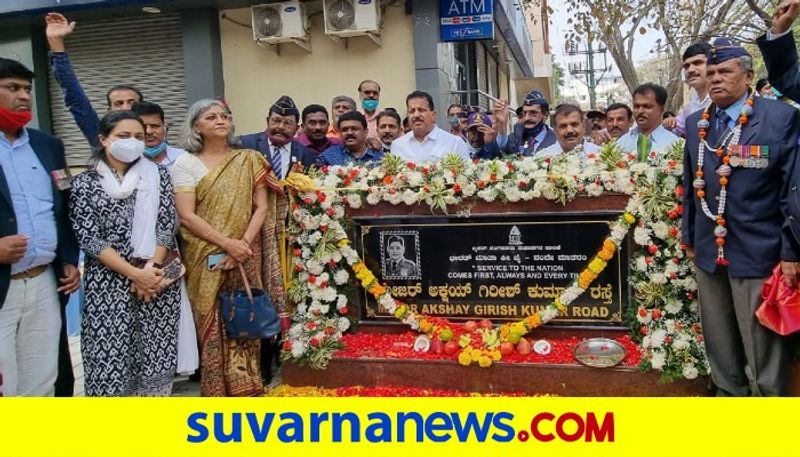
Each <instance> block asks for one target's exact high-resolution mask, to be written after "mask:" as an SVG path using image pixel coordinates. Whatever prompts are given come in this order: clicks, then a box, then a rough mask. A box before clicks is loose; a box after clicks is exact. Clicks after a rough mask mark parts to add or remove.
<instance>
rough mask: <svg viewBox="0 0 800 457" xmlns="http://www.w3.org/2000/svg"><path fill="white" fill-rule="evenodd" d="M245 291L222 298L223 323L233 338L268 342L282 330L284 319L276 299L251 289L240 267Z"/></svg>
mask: <svg viewBox="0 0 800 457" xmlns="http://www.w3.org/2000/svg"><path fill="white" fill-rule="evenodd" d="M239 273H241V275H242V281H243V282H244V289H236V290H232V291H229V292H222V293H220V295H219V301H220V308H221V312H222V321H223V322H225V333H226V334H227V335H228V337H229V338H246V339H265V338H270V337H272V336H275V335H277V334H278V333H280V331H281V319H280V317H279V316H278V313H277V312H276V311H275V306H273V304H272V300H270V299H269V297H267V294H266V293H265V292H264V291H263V290H262V289H251V288H250V283H249V282H248V281H247V274H245V271H244V267H243V266H242V264H239Z"/></svg>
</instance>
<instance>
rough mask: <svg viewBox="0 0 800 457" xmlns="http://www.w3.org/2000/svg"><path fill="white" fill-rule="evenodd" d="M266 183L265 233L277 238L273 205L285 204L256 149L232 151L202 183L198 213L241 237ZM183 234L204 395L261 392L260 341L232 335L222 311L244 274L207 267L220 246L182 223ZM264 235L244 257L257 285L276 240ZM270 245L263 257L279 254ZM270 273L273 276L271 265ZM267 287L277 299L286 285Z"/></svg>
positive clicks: (198, 189)
mask: <svg viewBox="0 0 800 457" xmlns="http://www.w3.org/2000/svg"><path fill="white" fill-rule="evenodd" d="M264 182H266V183H267V189H268V196H270V198H269V204H270V206H269V207H270V211H269V214H268V216H267V221H266V222H265V224H264V228H265V230H263V231H262V232H265V233H269V234H270V235H271V236H270V237H269V238H272V237H274V236H275V235H274V234H275V226H276V225H277V224H276V221H275V219H274V218H275V217H276V212H275V210H274V209H273V208H275V207H276V206H283V205H281V204H279V203H278V202H279V201H280V200H282V195H281V196H278V197H276V196H275V195H276V192H275V189H276V188H277V186H276V185H275V181H274V175H268V168H267V163H266V160H265V159H264V157H263V156H262V155H261V154H260V153H258V152H256V151H251V150H234V151H231V152H230V153H229V155H228V157H226V158H225V159H224V160H223V161H222V163H220V164H219V165H218V166H217V167H216V168H214V169H213V170H211V171H209V172H208V173H207V174H206V175H205V176H204V177H203V178H202V179H201V180H200V181H199V182H198V183H197V187H196V188H195V202H196V203H195V213H196V214H197V215H198V216H199V217H201V218H202V219H204V220H205V221H206V222H208V223H209V224H211V226H212V227H214V229H215V230H217V231H219V232H220V233H222V234H223V235H225V236H226V237H228V238H233V239H240V238H241V237H242V236H243V235H244V232H245V230H246V229H247V225H248V223H249V222H250V218H251V215H252V210H253V191H254V189H255V187H256V186H257V185H258V184H260V183H264ZM276 199H277V201H276ZM270 219H272V220H271V221H270ZM270 228H271V229H270ZM181 237H182V238H183V241H184V249H183V260H184V262H185V264H186V276H187V286H188V292H189V299H190V302H191V304H192V311H193V312H194V319H195V324H196V327H197V333H198V339H199V342H200V361H201V367H200V369H201V394H202V395H203V396H252V395H260V394H261V393H263V386H262V383H261V374H260V369H259V356H260V341H259V340H245V339H229V338H227V336H226V335H225V329H224V326H223V322H222V320H221V316H220V307H219V299H218V297H219V293H220V291H221V290H222V288H223V287H224V288H226V289H227V288H229V287H235V285H236V283H237V282H239V280H240V278H238V274H233V273H229V272H224V271H221V270H209V269H208V264H207V262H208V256H209V255H210V254H215V253H221V252H223V251H222V249H221V248H219V247H218V246H216V245H214V244H211V243H209V242H207V241H205V240H202V239H200V238H198V237H197V236H195V235H194V234H193V233H192V232H190V231H189V230H188V229H186V228H185V227H181ZM264 238H265V236H264V233H262V240H257V241H256V242H254V246H253V251H254V253H255V254H256V255H255V256H254V258H253V259H252V260H249V261H247V262H245V268H246V270H247V271H248V279H250V281H251V283H252V285H253V287H262V281H261V279H262V268H264V267H266V263H267V262H263V263H262V258H261V257H262V256H261V255H260V254H261V253H262V248H261V246H262V245H263V244H267V246H270V244H271V243H263V242H264V241H265V239H264ZM259 241H261V243H259ZM270 247H271V246H270ZM267 249H268V251H267V252H268V255H267V256H264V257H268V258H271V257H273V256H274V255H277V253H273V252H269V251H272V249H269V248H267ZM269 263H272V262H269ZM233 271H234V272H236V271H237V270H233ZM267 273H268V275H269V276H271V275H270V274H269V270H267ZM268 282H272V281H268ZM267 289H268V290H269V292H270V295H272V296H273V299H275V298H278V297H275V295H283V291H282V290H272V288H271V287H268V288H267ZM282 301H283V300H281V302H282ZM276 303H277V300H276Z"/></svg>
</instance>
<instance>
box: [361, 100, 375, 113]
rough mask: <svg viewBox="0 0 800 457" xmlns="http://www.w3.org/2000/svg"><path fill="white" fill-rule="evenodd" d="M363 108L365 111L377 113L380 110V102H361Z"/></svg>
mask: <svg viewBox="0 0 800 457" xmlns="http://www.w3.org/2000/svg"><path fill="white" fill-rule="evenodd" d="M361 107H362V108H364V111H375V110H376V109H377V108H378V100H361Z"/></svg>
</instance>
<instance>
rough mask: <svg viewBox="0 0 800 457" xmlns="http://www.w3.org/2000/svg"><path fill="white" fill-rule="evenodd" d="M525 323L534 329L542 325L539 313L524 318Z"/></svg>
mask: <svg viewBox="0 0 800 457" xmlns="http://www.w3.org/2000/svg"><path fill="white" fill-rule="evenodd" d="M525 324H526V325H527V326H528V328H530V329H535V328H537V327H539V326H540V325H542V319H541V318H540V317H539V314H538V313H537V314H533V315H530V316H528V317H526V318H525Z"/></svg>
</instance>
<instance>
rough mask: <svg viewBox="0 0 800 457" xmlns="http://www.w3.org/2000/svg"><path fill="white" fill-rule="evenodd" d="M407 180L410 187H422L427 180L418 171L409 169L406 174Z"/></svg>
mask: <svg viewBox="0 0 800 457" xmlns="http://www.w3.org/2000/svg"><path fill="white" fill-rule="evenodd" d="M406 182H407V183H408V185H409V187H420V186H422V184H423V183H424V182H425V178H424V177H423V176H422V173H420V172H418V171H409V172H408V173H407V174H406Z"/></svg>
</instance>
